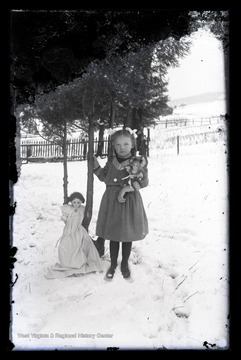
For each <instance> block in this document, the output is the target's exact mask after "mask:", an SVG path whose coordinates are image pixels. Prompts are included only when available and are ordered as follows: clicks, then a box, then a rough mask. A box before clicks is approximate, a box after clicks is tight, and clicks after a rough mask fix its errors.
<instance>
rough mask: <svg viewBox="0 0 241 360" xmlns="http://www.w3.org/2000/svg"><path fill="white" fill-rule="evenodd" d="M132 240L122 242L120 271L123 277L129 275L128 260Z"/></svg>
mask: <svg viewBox="0 0 241 360" xmlns="http://www.w3.org/2000/svg"><path fill="white" fill-rule="evenodd" d="M131 247H132V242H123V243H122V261H121V272H122V275H123V277H124V278H126V279H127V278H128V277H130V270H129V267H128V260H129V257H130V253H131Z"/></svg>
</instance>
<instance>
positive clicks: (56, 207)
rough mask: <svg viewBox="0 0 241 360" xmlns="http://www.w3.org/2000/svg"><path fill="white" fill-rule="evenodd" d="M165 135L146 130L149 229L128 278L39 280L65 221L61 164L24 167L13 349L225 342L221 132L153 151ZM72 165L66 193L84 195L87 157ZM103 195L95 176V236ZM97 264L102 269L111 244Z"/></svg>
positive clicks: (220, 345) (17, 219)
mask: <svg viewBox="0 0 241 360" xmlns="http://www.w3.org/2000/svg"><path fill="white" fill-rule="evenodd" d="M164 131H165V129H162V128H161V126H156V127H155V129H152V130H151V139H152V141H151V143H150V146H151V148H150V157H149V159H148V160H149V165H148V167H149V179H150V184H149V186H148V187H147V188H144V189H142V190H141V193H142V197H143V201H144V205H145V208H146V213H147V216H148V220H149V234H148V236H147V237H146V238H145V239H144V240H143V241H138V242H135V243H133V249H132V253H131V257H130V268H131V272H132V281H126V280H125V279H123V277H122V276H121V273H120V270H119V269H117V271H116V274H115V277H114V279H113V281H112V282H106V281H105V280H104V274H101V273H100V274H89V275H86V276H82V277H70V278H65V279H61V280H59V279H54V280H47V279H46V278H45V274H46V271H47V268H48V266H50V265H53V264H54V263H55V262H56V260H57V248H56V247H55V245H56V242H57V240H58V239H59V237H60V236H61V234H62V230H63V226H64V224H63V222H61V220H60V217H61V212H60V206H61V205H62V203H63V184H62V179H63V165H62V164H61V163H44V164H36V163H28V164H24V165H22V168H21V176H20V178H19V180H18V182H17V184H16V186H15V188H14V195H15V201H16V202H17V208H16V213H15V216H14V233H13V239H14V243H13V245H14V246H16V247H17V248H18V252H17V254H16V257H17V262H16V263H15V268H14V272H13V281H14V280H15V278H16V277H18V278H17V281H16V283H15V285H14V287H13V292H12V300H13V301H14V303H13V305H12V328H11V330H12V331H11V336H12V342H13V344H14V345H15V348H14V350H20V349H27V350H30V349H59V350H60V349H79V350H81V349H91V350H93V349H98V350H100V349H103V350H105V349H106V348H108V347H110V348H111V347H117V348H119V349H120V350H124V349H148V350H152V349H153V350H155V349H164V348H166V349H169V350H173V349H198V350H200V349H203V350H206V349H207V348H208V349H227V348H228V347H229V320H228V315H229V299H228V294H229V266H228V265H229V264H228V258H229V238H228V236H229V231H228V227H229V224H228V210H229V208H228V195H229V194H228V157H227V142H226V139H225V131H222V136H219V137H218V138H217V139H215V142H214V141H213V142H207V143H199V144H196V145H189V146H185V145H183V146H182V147H181V151H180V153H179V155H177V152H176V151H175V150H174V149H173V148H171V149H164V150H160V148H159V147H158V144H159V142H160V141H161V140H160V139H161V134H163V133H164ZM182 131H184V130H183V129H182ZM217 131H218V130H217ZM100 162H101V164H103V165H104V164H105V159H101V160H100ZM68 171H69V178H68V180H69V194H70V193H71V192H73V191H80V192H82V193H83V194H84V195H85V194H86V179H87V165H86V162H84V161H83V162H70V163H69V164H68ZM103 192H104V184H103V183H101V182H100V181H99V180H98V179H97V178H95V180H94V206H93V216H92V221H91V224H90V228H89V231H90V234H91V235H92V236H95V225H96V219H97V214H98V209H99V204H100V200H101V197H102V195H103ZM103 263H104V266H105V268H106V269H107V267H108V265H109V251H108V241H106V254H105V257H104V259H103Z"/></svg>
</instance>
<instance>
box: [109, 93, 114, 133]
mask: <svg viewBox="0 0 241 360" xmlns="http://www.w3.org/2000/svg"><path fill="white" fill-rule="evenodd" d="M115 111H116V107H115V99H114V97H113V96H112V97H111V101H110V121H109V128H110V129H113V127H114V123H115Z"/></svg>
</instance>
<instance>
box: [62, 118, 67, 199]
mask: <svg viewBox="0 0 241 360" xmlns="http://www.w3.org/2000/svg"><path fill="white" fill-rule="evenodd" d="M67 146H68V144H67V126H66V123H65V124H64V137H63V155H64V163H63V166H64V178H63V188H64V203H65V204H66V203H67V199H68V168H67Z"/></svg>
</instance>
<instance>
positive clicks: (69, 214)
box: [46, 192, 103, 279]
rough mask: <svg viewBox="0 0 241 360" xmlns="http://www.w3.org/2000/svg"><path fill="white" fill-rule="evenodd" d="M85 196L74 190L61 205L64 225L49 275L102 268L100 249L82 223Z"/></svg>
mask: <svg viewBox="0 0 241 360" xmlns="http://www.w3.org/2000/svg"><path fill="white" fill-rule="evenodd" d="M84 201H85V199H84V197H83V195H82V194H81V193H79V192H74V193H73V194H71V195H70V197H69V198H68V201H67V203H66V204H64V205H63V206H62V207H61V210H62V216H61V220H63V221H64V223H65V226H64V229H63V234H62V236H61V238H60V239H59V240H58V242H57V244H59V246H58V260H59V262H58V263H56V264H55V265H54V266H52V267H50V268H49V269H48V272H47V275H46V278H48V279H54V278H64V277H67V276H78V275H84V274H87V273H91V272H99V271H103V269H102V263H101V259H100V257H99V254H98V251H97V250H96V247H95V245H94V243H93V241H92V239H91V237H90V236H89V234H88V232H87V231H86V229H85V228H84V227H83V225H82V221H83V218H84V211H85V207H84V206H83V205H82V203H83V202H84ZM57 244H56V245H57Z"/></svg>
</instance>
